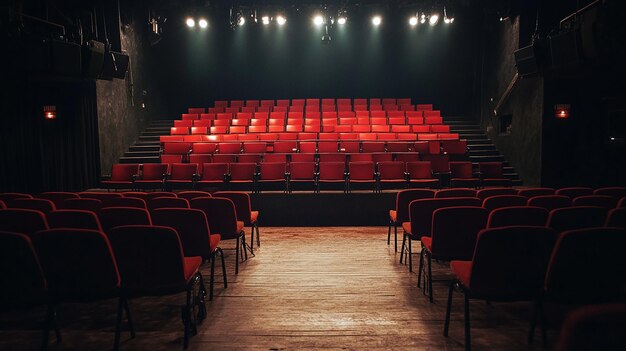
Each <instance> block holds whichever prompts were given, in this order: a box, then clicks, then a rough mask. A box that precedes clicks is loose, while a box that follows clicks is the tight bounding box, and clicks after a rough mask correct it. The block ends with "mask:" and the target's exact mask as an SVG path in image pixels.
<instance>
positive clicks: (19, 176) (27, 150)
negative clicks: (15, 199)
mask: <svg viewBox="0 0 626 351" xmlns="http://www.w3.org/2000/svg"><path fill="white" fill-rule="evenodd" d="M5 82H6V84H7V85H8V86H7V87H6V88H8V89H4V93H3V94H4V98H3V101H4V103H3V108H2V109H3V113H2V116H1V117H0V118H1V121H2V128H1V129H0V191H3V192H7V191H20V192H30V193H37V192H41V191H80V190H84V189H87V188H91V187H94V186H97V184H98V182H99V175H100V160H99V157H100V156H99V155H100V153H99V142H98V114H97V107H96V83H95V81H94V80H63V79H43V80H41V79H29V78H28V77H26V78H24V77H17V78H13V79H10V80H8V81H5ZM48 105H53V106H56V111H57V118H56V119H54V120H46V119H45V118H44V112H43V106H48Z"/></svg>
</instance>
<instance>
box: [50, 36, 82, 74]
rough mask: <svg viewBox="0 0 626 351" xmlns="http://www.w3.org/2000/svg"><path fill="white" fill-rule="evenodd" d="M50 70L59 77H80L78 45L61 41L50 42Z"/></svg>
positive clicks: (79, 51)
mask: <svg viewBox="0 0 626 351" xmlns="http://www.w3.org/2000/svg"><path fill="white" fill-rule="evenodd" d="M52 70H53V72H54V73H56V74H61V75H68V76H78V75H80V74H81V49H80V45H78V44H76V43H70V42H66V41H62V40H52Z"/></svg>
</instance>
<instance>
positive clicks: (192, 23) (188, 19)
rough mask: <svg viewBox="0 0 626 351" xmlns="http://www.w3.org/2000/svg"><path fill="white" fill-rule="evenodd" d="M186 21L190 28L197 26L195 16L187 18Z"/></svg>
mask: <svg viewBox="0 0 626 351" xmlns="http://www.w3.org/2000/svg"><path fill="white" fill-rule="evenodd" d="M185 23H187V27H189V28H193V27H195V26H196V21H194V20H193V18H187V21H185Z"/></svg>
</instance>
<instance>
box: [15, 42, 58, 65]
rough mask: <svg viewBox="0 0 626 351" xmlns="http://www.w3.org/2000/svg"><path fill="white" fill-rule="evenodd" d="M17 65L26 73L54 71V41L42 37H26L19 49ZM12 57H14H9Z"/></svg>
mask: <svg viewBox="0 0 626 351" xmlns="http://www.w3.org/2000/svg"><path fill="white" fill-rule="evenodd" d="M18 52H19V53H20V54H19V55H17V57H16V58H15V60H16V62H15V63H16V65H17V66H18V67H22V68H23V69H24V70H26V71H29V72H30V71H35V72H38V73H44V72H45V73H49V72H50V71H52V40H51V39H48V38H41V37H26V38H25V39H24V41H23V42H22V43H21V46H20V47H19V49H18ZM9 57H12V56H9Z"/></svg>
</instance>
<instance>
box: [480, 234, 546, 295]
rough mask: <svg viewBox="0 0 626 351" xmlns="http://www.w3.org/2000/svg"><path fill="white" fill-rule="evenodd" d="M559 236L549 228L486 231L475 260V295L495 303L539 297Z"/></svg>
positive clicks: (481, 237) (481, 235) (482, 236)
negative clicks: (490, 299) (489, 298)
mask: <svg viewBox="0 0 626 351" xmlns="http://www.w3.org/2000/svg"><path fill="white" fill-rule="evenodd" d="M556 236H557V233H556V232H555V231H554V230H552V229H550V228H547V227H531V226H511V227H500V228H491V229H483V230H482V231H481V232H480V233H479V234H478V238H477V242H476V248H475V250H474V255H473V258H472V271H471V276H470V280H469V281H470V286H469V288H470V289H471V290H472V293H473V294H475V295H479V296H483V297H491V298H493V299H494V300H500V299H501V300H529V299H533V298H535V297H536V296H538V294H539V292H540V291H541V288H542V286H543V278H544V276H545V272H546V267H547V266H548V261H549V259H550V254H551V252H552V248H553V246H554V242H555V241H556Z"/></svg>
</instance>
